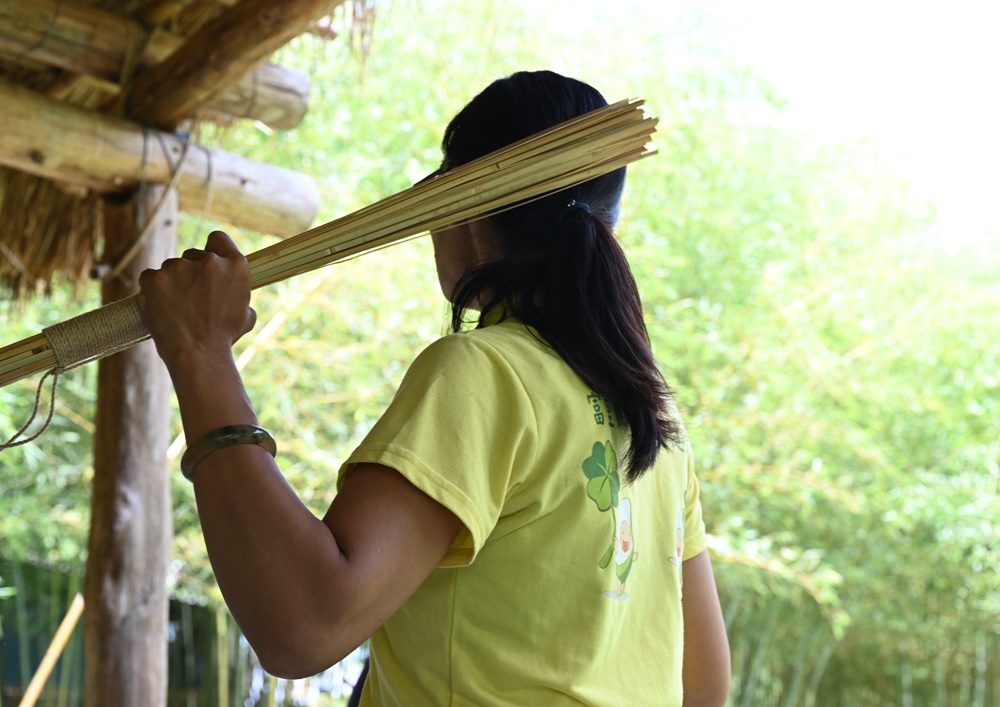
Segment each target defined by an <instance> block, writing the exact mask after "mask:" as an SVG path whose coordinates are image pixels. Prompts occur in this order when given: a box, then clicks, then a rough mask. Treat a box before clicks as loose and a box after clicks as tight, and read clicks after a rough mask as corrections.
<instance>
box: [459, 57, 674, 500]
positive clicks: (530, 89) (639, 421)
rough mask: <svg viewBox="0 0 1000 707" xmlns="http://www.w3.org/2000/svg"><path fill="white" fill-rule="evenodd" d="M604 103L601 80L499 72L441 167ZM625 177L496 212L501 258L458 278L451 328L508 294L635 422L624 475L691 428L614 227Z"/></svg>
mask: <svg viewBox="0 0 1000 707" xmlns="http://www.w3.org/2000/svg"><path fill="white" fill-rule="evenodd" d="M605 105H607V102H606V101H605V100H604V97H603V96H601V94H600V93H599V92H598V91H596V90H595V89H594V88H592V87H590V86H588V85H587V84H585V83H583V82H581V81H577V80H575V79H571V78H566V77H564V76H560V75H559V74H556V73H553V72H551V71H536V72H519V73H516V74H513V75H511V76H509V77H507V78H502V79H499V80H497V81H495V82H493V83H492V84H491V85H490V86H488V87H487V88H486V89H485V90H484V91H483V92H482V93H480V94H479V95H478V96H476V97H475V98H474V99H473V100H472V101H471V102H470V103H469V104H468V105H467V106H466V107H465V108H463V109H462V111H461V112H460V113H459V114H458V115H457V116H455V118H454V119H453V120H452V121H451V123H450V124H449V125H448V128H447V130H446V131H445V134H444V140H443V143H442V148H443V150H444V165H443V168H444V169H447V168H449V167H452V166H458V165H462V164H465V163H466V162H469V161H471V160H473V159H476V158H477V157H481V156H482V155H485V154H487V153H489V152H492V151H494V150H496V149H499V148H501V147H504V146H506V145H508V144H510V143H512V142H515V141H516V140H520V139H522V138H524V137H527V136H528V135H532V134H534V133H537V132H539V131H541V130H544V129H546V128H549V127H552V126H553V125H556V124H558V123H561V122H564V121H566V120H569V119H571V118H574V117H576V116H578V115H581V114H583V113H587V112H589V111H592V110H595V109H597V108H600V107H602V106H605ZM624 186H625V169H624V168H621V169H618V170H615V171H613V172H610V173H609V174H606V175H604V176H601V177H597V178H596V179H592V180H590V181H588V182H585V183H583V184H580V185H578V186H575V187H571V188H569V189H566V190H563V191H560V192H558V193H555V194H551V195H549V196H546V197H544V198H542V199H539V200H537V201H532V202H529V203H526V204H522V205H520V206H518V207H516V208H513V209H510V210H508V211H504V212H501V213H499V214H495V215H493V216H491V217H490V219H491V220H492V222H493V223H494V224H495V226H496V230H497V232H498V233H499V237H500V239H501V242H500V244H499V245H500V249H501V252H502V258H501V259H500V260H498V261H491V262H488V263H485V264H482V265H480V266H478V267H476V268H473V269H472V270H470V271H469V272H467V273H465V275H464V276H463V277H462V278H461V279H460V280H459V282H458V284H457V285H456V287H455V290H454V293H453V296H452V302H453V305H452V330H453V331H458V330H460V329H461V328H462V325H463V323H464V317H465V311H466V310H467V309H469V308H470V306H472V305H473V304H474V303H476V302H478V303H479V305H480V306H481V309H482V311H483V312H488V311H490V310H491V309H493V308H495V307H497V306H499V305H501V304H502V305H503V307H504V308H505V310H506V312H507V313H508V314H509V315H513V316H515V317H517V318H518V319H519V320H520V321H522V322H523V323H524V324H527V325H529V326H531V327H533V328H534V329H535V330H536V331H537V332H538V333H539V335H540V336H541V337H542V338H543V339H544V340H545V341H546V342H547V343H548V344H549V345H550V346H552V348H553V349H555V351H556V352H557V353H558V354H559V355H560V356H561V357H562V358H563V360H565V361H566V363H567V364H569V366H570V367H571V368H572V369H573V370H574V371H575V372H576V373H577V375H579V376H580V377H581V378H582V379H583V380H584V382H586V383H587V385H589V386H590V387H591V388H592V389H593V390H594V392H596V393H598V394H600V395H601V396H603V397H604V398H605V399H607V400H609V401H611V402H612V403H613V404H614V406H615V408H616V412H617V413H618V417H619V418H621V419H623V420H624V421H625V422H626V423H627V425H628V427H629V431H630V433H631V444H630V447H629V450H628V453H627V456H626V458H625V464H626V468H627V471H626V478H627V479H628V480H629V481H634V480H635V479H638V478H639V477H640V476H641V475H642V474H643V473H644V472H646V471H647V470H648V469H650V468H651V467H652V466H653V464H654V463H655V461H656V457H657V454H658V453H659V450H660V449H661V448H667V447H669V446H670V445H671V444H676V445H680V444H681V443H682V440H683V430H682V427H681V423H680V420H679V419H678V417H677V413H676V406H675V405H674V404H673V395H672V393H671V391H670V388H669V387H668V386H667V384H666V381H664V379H663V376H662V374H661V373H660V371H659V369H658V368H657V366H656V362H655V360H654V359H653V353H652V350H651V348H650V345H649V334H648V332H647V331H646V325H645V323H644V321H643V315H642V304H641V302H640V300H639V292H638V289H637V288H636V285H635V280H634V278H633V277H632V271H631V269H630V268H629V265H628V261H627V260H626V258H625V254H624V252H623V251H622V249H621V247H620V246H619V244H618V241H617V240H616V239H615V237H614V233H613V232H612V228H613V227H614V224H615V223H616V222H617V220H618V213H619V207H620V203H621V194H622V190H623V188H624ZM574 202H575V203H574ZM583 205H586V208H584V206H583ZM482 298H486V299H485V301H484V300H483V299H482ZM482 324H483V320H482V317H480V320H479V326H482Z"/></svg>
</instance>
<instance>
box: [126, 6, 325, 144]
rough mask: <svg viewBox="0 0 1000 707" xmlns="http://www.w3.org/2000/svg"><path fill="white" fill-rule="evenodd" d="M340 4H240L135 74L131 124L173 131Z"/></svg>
mask: <svg viewBox="0 0 1000 707" xmlns="http://www.w3.org/2000/svg"><path fill="white" fill-rule="evenodd" d="M340 1H342V0H334V1H331V0H284V2H274V0H243V2H241V3H239V4H238V5H235V6H233V7H230V8H228V9H226V10H225V11H223V12H222V14H220V15H219V16H218V17H216V18H215V19H213V20H211V21H209V22H207V23H205V25H203V26H202V27H201V28H200V29H199V30H198V31H197V32H196V33H195V34H194V35H192V36H191V37H190V38H189V39H188V40H187V41H186V42H185V44H184V45H183V47H182V48H181V49H179V50H178V51H175V52H174V53H173V54H172V55H171V56H170V57H169V58H168V59H166V60H165V61H163V62H161V63H160V64H157V65H156V66H154V67H153V68H151V69H149V70H148V71H145V72H143V73H140V74H139V75H138V76H137V77H136V79H135V82H134V84H133V86H132V90H131V92H130V94H129V96H128V97H127V100H126V106H127V112H128V114H129V115H130V116H131V117H132V118H133V119H135V120H137V121H139V122H141V123H143V124H147V125H156V126H157V127H160V128H162V129H164V130H172V129H174V128H175V127H176V126H177V125H178V123H180V122H181V121H182V120H184V119H186V118H189V117H191V116H193V115H195V114H196V113H197V112H198V110H199V109H200V108H201V107H202V106H204V105H205V103H207V102H208V101H209V100H210V99H211V98H213V97H214V96H216V95H217V94H218V93H220V92H221V91H222V90H223V89H224V88H225V87H226V86H227V85H228V84H230V83H232V82H233V81H234V80H235V79H237V78H239V77H240V76H242V75H243V74H245V73H247V72H248V71H249V70H250V69H252V68H253V67H254V66H256V65H257V64H259V63H261V62H262V61H264V60H265V59H267V57H269V56H270V55H271V54H272V53H273V52H275V51H276V50H277V49H279V48H281V47H282V46H284V45H285V44H287V43H288V41H289V40H291V39H292V38H294V37H295V36H297V35H299V34H301V33H302V32H304V31H306V30H307V29H308V28H309V27H310V26H311V25H313V24H315V22H316V20H317V19H318V18H319V17H321V16H322V15H324V14H328V13H329V12H330V11H331V9H332V8H333V7H335V6H336V5H338V4H340Z"/></svg>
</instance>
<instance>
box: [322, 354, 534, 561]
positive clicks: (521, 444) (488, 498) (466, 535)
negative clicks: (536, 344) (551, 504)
mask: <svg viewBox="0 0 1000 707" xmlns="http://www.w3.org/2000/svg"><path fill="white" fill-rule="evenodd" d="M536 440H537V435H536V426H535V418H534V413H533V411H532V408H531V404H530V400H529V398H528V395H527V393H526V392H525V390H524V386H523V385H522V383H521V381H520V379H519V378H518V376H517V375H516V374H515V373H514V371H513V369H512V368H511V367H510V365H509V364H508V362H507V361H506V360H505V359H504V358H503V357H502V356H500V354H499V353H498V352H497V351H496V350H495V349H493V348H492V347H491V346H489V345H488V344H486V343H484V342H482V341H480V340H478V339H476V338H474V337H472V336H469V335H466V334H453V335H451V336H446V337H444V338H442V339H439V340H438V341H436V342H435V343H434V344H431V346H429V347H428V348H427V349H426V350H425V351H424V352H423V353H421V354H420V355H419V356H418V357H417V359H416V360H415V361H414V362H413V365H412V366H411V367H410V369H409V370H408V371H407V373H406V375H405V376H404V378H403V382H402V383H401V384H400V387H399V390H398V391H397V392H396V396H395V397H394V398H393V401H392V403H390V405H389V407H388V408H387V410H386V411H385V413H384V414H383V415H382V417H381V418H380V419H379V421H378V422H377V423H376V424H375V426H374V427H373V428H372V430H371V432H369V434H368V435H367V436H366V437H365V439H364V441H363V442H362V443H361V445H360V446H359V447H358V448H357V449H356V450H355V451H354V452H353V453H352V454H351V456H350V457H348V459H347V461H346V462H344V464H343V466H342V467H341V469H340V473H339V475H338V478H337V487H338V488H340V487H341V486H342V485H343V483H344V481H345V480H346V478H347V477H348V476H349V475H350V473H351V471H352V470H353V469H354V468H355V467H356V466H357V465H358V464H360V463H363V462H373V463H377V464H382V465H384V466H387V467H390V468H392V469H395V470H396V471H398V472H399V473H400V474H402V475H403V476H404V477H406V479H407V480H408V481H409V482H410V483H412V484H413V485H414V486H416V487H417V488H418V489H420V490H421V491H423V492H424V493H426V494H427V495H428V496H430V497H431V498H433V499H434V500H435V501H437V502H438V503H440V504H441V505H443V506H445V507H446V508H448V510H450V511H451V512H452V513H454V514H455V515H456V516H457V517H458V519H459V520H460V521H461V522H462V525H463V526H464V527H463V529H462V530H461V531H460V532H459V534H458V536H457V537H456V539H455V541H454V542H453V543H452V546H451V547H450V548H449V550H448V552H447V553H446V555H445V557H444V558H443V559H442V560H441V563H440V565H439V566H442V567H457V566H462V565H467V564H469V563H471V562H472V561H473V560H474V559H475V557H476V554H477V553H478V552H479V550H480V549H482V547H483V543H484V542H485V541H486V539H487V537H489V534H490V532H491V531H492V530H493V528H494V527H495V525H496V522H497V519H498V518H499V516H500V512H501V509H502V508H503V503H504V500H505V499H506V497H507V494H508V492H509V490H510V488H511V486H512V485H513V484H514V483H516V481H517V479H518V478H519V472H520V471H521V470H523V469H527V468H530V464H531V458H532V457H533V455H534V453H535V449H536Z"/></svg>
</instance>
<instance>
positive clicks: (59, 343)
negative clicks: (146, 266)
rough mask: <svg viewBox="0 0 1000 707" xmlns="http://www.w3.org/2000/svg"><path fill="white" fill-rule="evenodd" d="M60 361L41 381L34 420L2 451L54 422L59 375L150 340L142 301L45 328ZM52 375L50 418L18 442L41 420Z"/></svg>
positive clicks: (128, 301) (125, 302)
mask: <svg viewBox="0 0 1000 707" xmlns="http://www.w3.org/2000/svg"><path fill="white" fill-rule="evenodd" d="M42 333H43V334H45V338H46V339H47V340H48V342H49V348H50V349H51V350H52V353H53V355H54V356H55V359H56V366H55V367H54V368H52V369H51V370H49V371H46V373H45V375H44V376H42V379H41V380H40V381H38V390H37V391H36V392H35V406H34V409H32V411H31V417H30V418H28V421H27V422H26V423H24V426H23V427H22V428H21V429H19V430H18V431H17V432H15V433H14V436H13V437H11V438H10V439H9V440H7V441H6V442H4V443H3V444H2V445H0V452H2V451H4V450H5V449H10V448H12V447H19V446H21V445H22V444H27V443H28V442H33V441H34V440H36V439H38V438H39V437H40V436H41V434H42V433H43V432H45V430H47V429H48V427H49V424H50V423H51V422H52V417H53V415H54V414H55V410H56V387H57V386H58V384H59V376H60V375H62V374H63V373H65V372H66V371H68V370H70V369H71V368H76V367H77V366H82V365H83V364H85V363H88V362H90V361H94V360H96V359H99V358H104V357H105V356H110V355H112V354H116V353H118V352H119V351H124V350H125V349H128V348H131V347H132V346H135V345H136V344H138V343H139V342H141V341H145V340H146V339H148V338H149V330H148V329H146V325H145V324H143V322H142V315H141V314H140V313H139V301H138V299H136V298H135V297H128V298H126V299H122V300H118V301H117V302H112V303H111V304H108V305H105V306H104V307H101V308H100V309H95V310H93V311H90V312H85V313H83V314H81V315H80V316H78V317H73V318H72V319H67V320H66V321H64V322H60V323H59V324H53V325H52V326H50V327H47V328H45V329H42ZM49 376H52V395H51V399H50V400H49V415H48V417H47V418H45V423H44V424H43V425H42V428H41V429H40V430H38V431H37V432H35V433H34V434H33V435H31V436H30V437H27V438H25V439H22V440H20V441H18V437H20V436H21V435H23V434H24V433H25V431H26V430H27V429H28V428H29V427H30V426H31V424H32V423H33V422H34V421H35V418H36V417H38V409H39V408H40V407H41V398H42V388H43V386H44V385H45V379H46V378H48V377H49Z"/></svg>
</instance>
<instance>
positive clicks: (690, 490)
mask: <svg viewBox="0 0 1000 707" xmlns="http://www.w3.org/2000/svg"><path fill="white" fill-rule="evenodd" d="M686 446H687V488H686V490H685V492H684V554H683V556H682V557H681V559H682V560H690V559H691V558H692V557H694V556H695V555H697V554H699V553H701V552H703V551H704V550H705V548H706V547H708V544H707V542H706V540H705V521H704V520H703V519H702V517H701V487H700V485H699V484H698V477H697V476H696V475H695V473H694V455H693V454H692V453H691V444H690V442H688V443H687V445H686Z"/></svg>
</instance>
